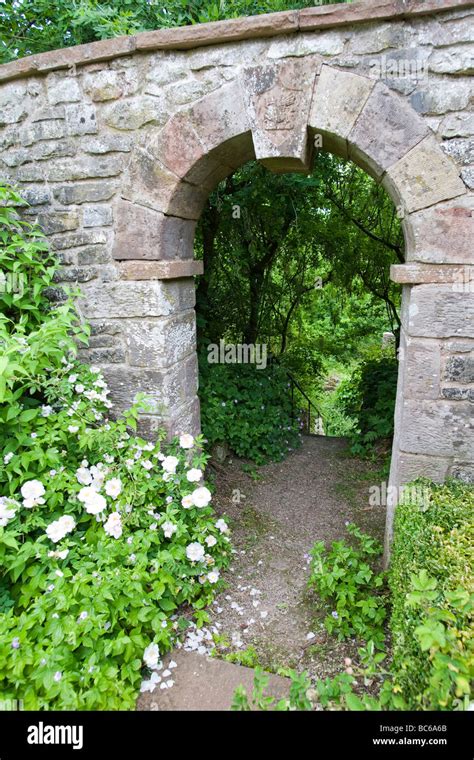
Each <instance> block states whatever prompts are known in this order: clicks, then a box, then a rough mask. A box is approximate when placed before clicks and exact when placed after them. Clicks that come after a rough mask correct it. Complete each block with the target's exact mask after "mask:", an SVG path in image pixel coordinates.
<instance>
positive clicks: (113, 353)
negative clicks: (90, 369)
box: [80, 346, 125, 366]
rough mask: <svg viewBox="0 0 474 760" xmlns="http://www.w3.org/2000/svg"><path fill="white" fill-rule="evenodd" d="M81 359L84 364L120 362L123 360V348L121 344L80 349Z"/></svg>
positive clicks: (99, 364)
mask: <svg viewBox="0 0 474 760" xmlns="http://www.w3.org/2000/svg"><path fill="white" fill-rule="evenodd" d="M80 358H81V361H83V362H85V363H86V364H92V365H94V364H95V365H98V366H102V365H104V364H122V363H123V362H124V361H125V350H124V348H123V347H122V346H110V347H102V348H88V349H84V348H83V349H81V351H80Z"/></svg>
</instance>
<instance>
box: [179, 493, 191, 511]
mask: <svg viewBox="0 0 474 760" xmlns="http://www.w3.org/2000/svg"><path fill="white" fill-rule="evenodd" d="M181 504H182V505H183V507H184V508H185V509H191V507H194V500H193V495H192V493H188V495H187V496H183V498H182V499H181Z"/></svg>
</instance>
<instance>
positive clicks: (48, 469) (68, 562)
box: [0, 196, 230, 709]
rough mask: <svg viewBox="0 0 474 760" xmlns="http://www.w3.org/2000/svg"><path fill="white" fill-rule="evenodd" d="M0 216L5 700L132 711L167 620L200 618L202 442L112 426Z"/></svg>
mask: <svg viewBox="0 0 474 760" xmlns="http://www.w3.org/2000/svg"><path fill="white" fill-rule="evenodd" d="M9 197H10V201H12V202H13V201H14V202H16V201H17V198H16V197H14V196H9ZM1 214H2V216H1V218H2V223H1V225H0V232H1V233H2V249H1V256H2V261H3V252H4V250H6V251H7V253H8V251H9V250H10V241H11V240H12V239H14V241H15V246H16V250H17V253H18V260H19V261H20V262H21V261H25V260H26V259H25V257H26V258H28V256H29V255H30V253H31V266H29V268H28V278H27V279H26V281H25V287H26V290H25V291H24V292H22V294H21V297H20V298H21V300H17V301H12V302H11V303H10V302H4V303H3V305H2V308H3V312H2V314H1V315H0V348H1V359H0V462H1V464H2V467H1V469H0V568H1V570H0V610H1V613H2V614H1V617H0V690H1V693H2V696H3V697H4V698H5V699H21V700H23V704H24V707H25V708H26V709H126V708H132V707H133V706H134V702H135V699H136V696H137V693H138V691H139V688H140V682H141V680H142V671H143V663H145V665H146V666H147V667H149V668H151V669H152V670H153V669H155V668H156V666H157V664H158V657H159V654H160V653H162V652H163V651H164V650H166V649H168V648H170V647H171V646H172V644H173V641H174V640H175V638H176V636H177V634H178V631H179V626H178V621H177V620H176V614H175V611H176V610H177V609H178V608H179V607H180V606H181V605H183V604H186V605H188V606H190V608H191V609H190V614H193V612H194V614H195V616H196V619H197V622H198V623H202V622H203V621H204V620H206V619H207V615H206V612H205V607H206V606H207V604H208V603H209V602H210V601H211V599H212V598H213V594H214V590H215V588H216V584H218V582H219V570H220V569H221V568H222V567H224V566H226V564H227V562H228V559H229V553H230V550H229V536H228V527H227V524H226V523H225V521H224V520H223V519H222V518H221V519H220V520H216V518H215V517H214V515H213V512H212V508H211V506H210V500H211V493H210V491H209V490H208V489H207V488H206V487H205V486H202V485H201V482H200V481H201V476H202V472H203V469H204V467H205V464H206V456H205V455H204V454H203V453H202V451H201V449H200V443H201V439H197V440H194V439H193V438H192V436H186V435H183V436H181V437H180V439H179V440H175V441H174V442H173V443H172V444H171V445H170V446H168V447H166V449H165V450H164V451H163V450H162V446H161V443H160V440H158V441H156V442H147V441H145V440H143V439H142V438H140V437H138V436H137V435H136V434H135V432H134V431H135V429H136V419H137V416H138V411H139V408H140V407H141V408H144V407H145V405H146V402H145V401H144V400H140V399H138V400H137V404H136V405H135V406H134V407H132V409H131V410H129V412H127V413H126V414H125V415H122V416H120V417H118V419H115V420H111V419H109V417H108V415H109V414H110V408H111V406H112V404H111V403H110V401H109V399H108V390H107V386H106V383H105V382H104V379H103V377H102V375H101V373H100V371H99V370H98V369H96V368H94V367H86V366H84V365H82V364H81V363H80V362H79V361H78V360H77V356H76V354H77V346H76V342H77V341H81V340H82V341H85V340H86V339H87V331H86V330H85V329H84V328H83V327H82V326H81V325H80V324H79V321H78V318H77V314H76V312H75V310H74V306H73V304H72V302H71V300H68V301H66V302H65V303H64V304H62V305H61V306H59V307H57V308H51V307H50V305H49V303H48V301H47V298H46V294H45V288H47V287H49V286H50V284H51V282H52V277H53V275H54V266H53V271H49V269H48V271H45V270H44V267H43V263H44V262H43V263H41V262H40V263H36V262H35V256H34V255H33V253H32V251H31V249H30V246H31V245H33V248H34V251H36V254H38V253H39V252H40V251H41V252H42V251H43V245H42V244H41V242H39V243H38V246H39V247H38V248H36V243H32V242H31V240H36V238H38V232H37V231H36V230H34V228H29V227H28V228H24V227H23V226H22V225H21V224H19V223H18V224H17V220H16V217H15V213H14V211H13V209H12V207H11V206H10V207H4V208H3V209H2V211H1ZM12 229H16V232H15V233H14V234H13V237H12ZM25 230H26V232H25ZM15 235H16V237H15ZM5 260H6V261H9V259H8V258H6V259H5ZM48 267H49V264H48ZM20 271H22V270H20ZM18 295H19V294H18ZM28 297H30V299H31V304H32V309H31V313H30V310H29V309H28V301H27V298H28ZM32 315H33V316H32ZM156 680H159V676H156V674H155V676H154V678H153V679H150V680H149V681H147V682H145V684H144V688H147V689H150V690H151V689H153V688H155V686H156Z"/></svg>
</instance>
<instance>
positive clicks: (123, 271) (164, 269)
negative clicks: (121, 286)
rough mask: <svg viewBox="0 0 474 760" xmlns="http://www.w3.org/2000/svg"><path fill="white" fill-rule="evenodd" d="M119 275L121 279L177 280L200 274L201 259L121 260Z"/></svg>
mask: <svg viewBox="0 0 474 760" xmlns="http://www.w3.org/2000/svg"><path fill="white" fill-rule="evenodd" d="M119 271H120V277H121V279H123V280H177V279H181V278H182V277H194V276H195V275H197V274H202V273H203V271H204V264H203V262H202V261H194V260H193V259H186V260H184V261H140V260H131V261H121V262H120V264H119Z"/></svg>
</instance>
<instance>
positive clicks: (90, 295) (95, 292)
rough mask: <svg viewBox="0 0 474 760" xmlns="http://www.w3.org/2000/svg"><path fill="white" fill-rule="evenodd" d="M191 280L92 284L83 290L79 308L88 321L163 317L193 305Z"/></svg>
mask: <svg viewBox="0 0 474 760" xmlns="http://www.w3.org/2000/svg"><path fill="white" fill-rule="evenodd" d="M187 282H188V281H187V280H186V281H185V280H182V281H178V280H172V281H167V282H158V281H153V282H133V281H125V280H120V281H116V282H113V283H111V284H110V285H108V286H107V288H104V286H103V285H102V284H100V283H92V284H91V285H89V286H88V287H87V288H83V294H84V296H83V298H81V299H80V306H81V309H82V311H83V313H84V315H85V316H86V317H87V318H92V319H105V318H109V319H125V318H127V317H164V316H170V315H171V314H174V313H176V312H180V311H184V310H186V309H191V308H193V306H194V300H195V294H194V284H193V283H192V281H191V284H190V285H189V284H186V283H187Z"/></svg>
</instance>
